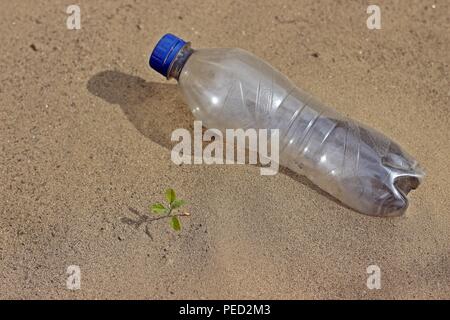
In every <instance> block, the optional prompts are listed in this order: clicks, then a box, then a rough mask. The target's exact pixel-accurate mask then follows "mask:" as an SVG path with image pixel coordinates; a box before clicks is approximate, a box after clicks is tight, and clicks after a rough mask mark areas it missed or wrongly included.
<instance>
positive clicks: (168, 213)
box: [150, 189, 191, 231]
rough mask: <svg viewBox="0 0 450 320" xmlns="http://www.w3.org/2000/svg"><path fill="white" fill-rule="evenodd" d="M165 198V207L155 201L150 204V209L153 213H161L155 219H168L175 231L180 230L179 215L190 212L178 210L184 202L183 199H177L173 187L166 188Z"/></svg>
mask: <svg viewBox="0 0 450 320" xmlns="http://www.w3.org/2000/svg"><path fill="white" fill-rule="evenodd" d="M166 199H167V202H168V203H169V205H168V206H167V207H166V206H164V205H163V204H162V203H159V202H158V203H155V204H153V205H151V206H150V211H151V212H152V213H153V214H157V215H162V216H161V217H158V218H156V219H152V220H157V219H163V218H167V219H169V222H170V226H171V227H172V229H173V230H175V231H180V230H181V222H180V219H179V217H187V216H190V215H191V214H190V213H188V212H180V208H181V207H182V206H183V205H184V204H185V203H186V202H185V201H184V200H181V199H177V197H176V194H175V191H174V190H173V189H168V190H166Z"/></svg>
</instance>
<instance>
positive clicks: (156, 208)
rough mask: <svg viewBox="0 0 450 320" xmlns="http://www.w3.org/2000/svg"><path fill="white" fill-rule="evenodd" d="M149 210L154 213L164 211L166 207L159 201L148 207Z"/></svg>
mask: <svg viewBox="0 0 450 320" xmlns="http://www.w3.org/2000/svg"><path fill="white" fill-rule="evenodd" d="M150 210H151V212H153V213H156V214H161V213H166V212H167V209H166V207H164V206H163V205H162V204H161V203H155V204H154V205H152V206H151V207H150Z"/></svg>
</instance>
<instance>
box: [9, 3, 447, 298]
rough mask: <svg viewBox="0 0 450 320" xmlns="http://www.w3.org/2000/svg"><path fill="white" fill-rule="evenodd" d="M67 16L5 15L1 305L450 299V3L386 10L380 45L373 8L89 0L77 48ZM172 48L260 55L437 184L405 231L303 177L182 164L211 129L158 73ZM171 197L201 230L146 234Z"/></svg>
mask: <svg viewBox="0 0 450 320" xmlns="http://www.w3.org/2000/svg"><path fill="white" fill-rule="evenodd" d="M69 4H70V3H69V2H67V1H2V4H1V10H0V30H2V31H1V32H0V43H1V46H0V70H1V72H0V173H1V176H0V177H1V178H0V179H1V180H0V182H1V183H0V289H1V290H0V298H12V299H22V298H25V299H31V298H33V299H44V298H51V299H53V298H56V299H87V298H98V299H100V298H108V299H114V298H124V299H130V298H145V299H160V298H162V299H187V298H193V299H197V298H199V299H209V298H225V299H228V298H249V299H253V298H256V299H258V298H264V299H266V298H270V299H310V298H311V299H322V298H337V299H343V298H350V299H380V298H388V299H403V298H408V299H419V298H425V299H429V298H437V299H445V298H447V299H448V298H450V217H449V209H450V197H449V184H450V179H449V178H450V173H449V167H450V161H449V155H450V148H449V140H450V130H449V119H450V115H449V112H450V108H449V106H450V81H449V79H450V68H449V64H450V33H449V30H450V3H449V2H448V1H444V0H426V1H416V0H414V1H410V0H403V1H377V4H378V5H379V6H380V8H381V26H382V28H381V30H369V29H368V28H367V26H366V20H367V18H368V16H369V15H368V14H367V13H366V9H367V6H368V5H369V4H370V3H369V2H367V1H331V0H330V1H324V0H322V1H318V0H314V1H312V0H311V1H268V0H263V1H225V0H224V1H144V0H135V1H132V0H124V1H106V0H104V1H86V0H80V1H77V4H78V5H79V7H80V9H81V29H80V30H68V29H67V27H66V19H67V17H68V14H67V13H66V9H67V6H68V5H69ZM166 32H172V33H174V34H177V35H179V36H181V37H183V38H185V39H187V40H190V41H191V42H192V45H193V47H197V48H201V47H240V48H243V49H246V50H249V51H251V52H253V53H254V54H256V55H257V56H260V57H262V58H263V59H265V60H267V61H269V62H270V63H271V64H272V65H273V66H275V67H276V68H277V69H279V70H280V71H281V72H283V73H285V74H286V75H287V76H288V77H290V78H291V79H292V81H293V82H295V83H296V84H297V85H298V86H300V87H302V88H303V89H305V90H307V91H309V92H311V93H312V94H313V95H315V96H316V97H317V98H318V99H320V100H322V101H323V102H325V103H326V104H328V105H330V106H332V107H334V108H335V109H337V110H338V111H340V112H341V113H343V114H345V115H349V116H351V117H353V118H355V119H357V120H359V121H362V122H364V123H367V124H369V125H371V126H373V127H375V128H377V129H379V130H381V131H382V132H384V133H385V134H386V135H388V136H390V137H392V138H393V139H394V140H396V141H398V142H399V143H400V144H401V145H402V146H403V147H404V148H405V149H406V150H408V151H409V152H410V153H411V154H412V155H414V156H415V157H416V158H417V159H418V160H419V162H420V163H421V165H422V166H423V167H424V168H425V170H426V173H427V176H426V179H425V181H424V183H423V184H422V185H421V186H420V187H419V189H418V190H415V191H413V192H411V193H410V195H409V199H410V208H409V209H408V212H407V214H406V215H405V216H403V217H399V218H390V219H384V218H373V217H368V216H364V215H361V214H358V213H356V212H354V211H352V210H350V209H347V208H346V207H344V206H342V205H341V204H339V203H337V202H335V201H333V200H331V199H330V198H329V197H328V196H326V195H325V194H324V193H323V192H320V191H319V190H318V189H317V188H315V187H313V186H312V185H311V184H310V183H309V182H308V181H307V180H305V179H304V178H302V177H296V176H293V175H292V174H289V173H288V172H281V173H279V174H277V175H275V176H261V175H260V174H259V168H258V167H256V166H252V165H228V166H224V165H222V166H221V165H212V166H206V165H181V166H178V165H175V164H174V163H172V161H171V159H170V150H171V148H172V146H173V143H172V142H171V141H170V134H171V132H172V131H173V130H174V129H176V128H188V129H192V127H193V121H194V119H193V117H192V115H191V114H190V113H189V111H188V109H187V107H186V105H185V103H184V102H183V100H182V97H181V95H180V94H179V92H178V91H177V87H176V83H175V82H173V81H170V82H167V81H166V80H165V79H164V78H163V77H161V76H160V75H158V74H157V73H156V72H154V71H152V70H150V69H149V68H148V65H147V62H148V61H147V59H148V54H149V52H150V51H151V49H152V48H153V46H154V45H155V43H156V41H157V40H158V39H159V38H160V37H161V36H162V35H163V34H164V33H166ZM166 188H174V189H175V190H176V192H177V194H178V195H179V197H180V198H183V199H185V200H186V201H187V202H188V204H187V205H186V209H187V210H188V211H189V212H190V213H191V217H189V218H183V219H182V223H183V230H182V231H181V232H179V233H176V232H174V231H172V230H171V229H170V227H169V225H168V223H167V221H163V220H160V221H157V222H153V223H151V224H149V225H148V230H147V231H148V232H146V228H145V223H142V224H140V225H139V221H140V219H141V220H143V219H145V218H142V216H143V215H146V214H147V212H148V207H149V205H150V204H151V203H154V202H158V201H164V196H163V193H164V190H165V189H166ZM130 219H131V220H133V221H137V222H136V223H134V222H132V221H131V220H130ZM70 265H77V266H79V267H80V270H81V288H80V290H68V289H67V287H66V280H67V277H68V274H66V271H67V268H68V266H70ZM369 265H377V266H379V268H380V270H381V289H379V290H369V289H368V287H367V286H366V281H367V278H368V276H369V275H368V274H367V267H368V266H369Z"/></svg>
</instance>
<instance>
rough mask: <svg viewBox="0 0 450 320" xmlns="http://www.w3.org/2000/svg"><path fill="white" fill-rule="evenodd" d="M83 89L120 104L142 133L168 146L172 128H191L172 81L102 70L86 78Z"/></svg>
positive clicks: (192, 119) (191, 125) (170, 146)
mask: <svg viewBox="0 0 450 320" xmlns="http://www.w3.org/2000/svg"><path fill="white" fill-rule="evenodd" d="M87 89H88V90H89V92H91V93H92V94H94V95H96V96H98V97H100V98H102V99H103V100H105V101H107V102H109V103H111V104H118V105H120V107H121V108H122V110H123V112H124V113H125V115H126V116H127V118H128V119H129V120H130V122H131V123H133V125H134V126H135V127H136V128H137V129H138V130H139V131H140V132H141V133H142V134H143V135H144V136H146V137H148V138H150V139H151V140H153V141H154V142H156V143H158V144H159V145H161V146H163V147H165V148H167V149H169V150H170V149H171V148H172V146H173V142H172V141H171V140H170V137H171V134H172V132H173V131H174V130H175V129H177V128H186V129H188V130H191V131H192V130H193V123H194V117H193V116H192V114H191V112H190V111H189V109H188V108H186V105H185V104H184V102H183V101H182V99H181V95H180V93H179V92H178V90H177V86H176V85H175V84H164V83H157V82H147V81H145V80H144V79H142V78H139V77H136V76H132V75H128V74H125V73H122V72H118V71H102V72H100V73H97V74H96V75H94V76H93V77H92V78H91V79H90V80H89V81H88V84H87Z"/></svg>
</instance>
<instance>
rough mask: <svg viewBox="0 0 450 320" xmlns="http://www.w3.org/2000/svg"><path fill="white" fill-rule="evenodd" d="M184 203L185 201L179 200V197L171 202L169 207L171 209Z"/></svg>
mask: <svg viewBox="0 0 450 320" xmlns="http://www.w3.org/2000/svg"><path fill="white" fill-rule="evenodd" d="M185 203H186V201H184V200H181V199H175V200H174V201H173V202H172V204H171V208H172V209H176V208H179V207H181V206H182V205H184V204H185Z"/></svg>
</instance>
